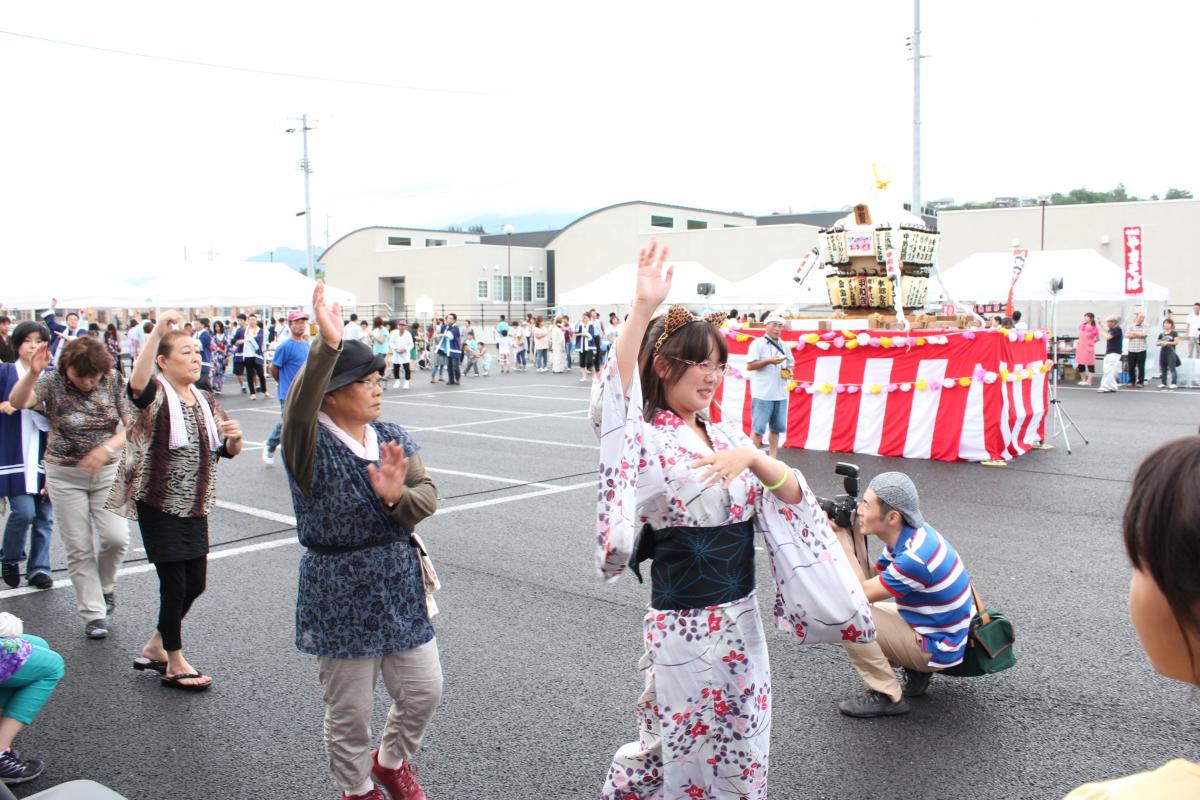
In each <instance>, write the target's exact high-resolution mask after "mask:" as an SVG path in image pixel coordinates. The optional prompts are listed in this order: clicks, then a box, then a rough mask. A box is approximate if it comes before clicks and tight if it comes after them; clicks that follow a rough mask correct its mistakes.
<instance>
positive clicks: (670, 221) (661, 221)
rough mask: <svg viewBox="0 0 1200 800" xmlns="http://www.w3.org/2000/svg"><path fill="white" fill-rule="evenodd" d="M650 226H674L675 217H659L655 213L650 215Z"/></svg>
mask: <svg viewBox="0 0 1200 800" xmlns="http://www.w3.org/2000/svg"><path fill="white" fill-rule="evenodd" d="M650 226H651V227H653V228H674V227H675V218H674V217H660V216H659V215H657V214H653V215H651V217H650Z"/></svg>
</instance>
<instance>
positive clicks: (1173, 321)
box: [1163, 317, 1175, 330]
mask: <svg viewBox="0 0 1200 800" xmlns="http://www.w3.org/2000/svg"><path fill="white" fill-rule="evenodd" d="M1167 324H1170V326H1171V330H1175V320H1173V319H1171V318H1170V317H1167V318H1166V319H1164V320H1163V325H1167Z"/></svg>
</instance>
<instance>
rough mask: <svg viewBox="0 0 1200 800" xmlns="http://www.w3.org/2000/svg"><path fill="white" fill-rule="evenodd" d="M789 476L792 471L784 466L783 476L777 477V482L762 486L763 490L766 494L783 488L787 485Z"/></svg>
mask: <svg viewBox="0 0 1200 800" xmlns="http://www.w3.org/2000/svg"><path fill="white" fill-rule="evenodd" d="M791 474H792V470H791V469H790V468H789V467H788V465H787V464H784V465H783V474H782V475H780V476H779V482H778V483H773V484H771V485H770V486H764V487H763V488H764V489H766V490H767V491H768V492H773V491H775V490H776V489H778V488H779V487H781V486H783V485H784V484H785V483H787V479H788V476H789V475H791Z"/></svg>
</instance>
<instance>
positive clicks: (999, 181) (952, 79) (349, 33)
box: [0, 0, 1200, 270]
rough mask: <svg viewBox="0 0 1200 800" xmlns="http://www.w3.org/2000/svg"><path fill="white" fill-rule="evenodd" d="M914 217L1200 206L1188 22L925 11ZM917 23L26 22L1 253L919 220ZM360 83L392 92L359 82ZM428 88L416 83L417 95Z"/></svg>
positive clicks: (558, 17) (541, 14) (808, 10)
mask: <svg viewBox="0 0 1200 800" xmlns="http://www.w3.org/2000/svg"><path fill="white" fill-rule="evenodd" d="M922 17H923V18H922V29H923V35H922V39H923V50H924V52H925V53H926V55H927V56H929V58H927V59H926V60H924V61H923V62H922V74H923V88H922V97H923V111H922V115H923V122H924V125H923V134H922V141H923V152H922V161H923V165H924V168H923V178H922V180H923V185H924V191H923V196H924V198H925V199H927V200H928V199H935V198H940V197H954V198H956V199H957V200H959V201H964V200H970V199H988V198H991V197H993V196H996V195H1016V194H1022V195H1037V194H1045V193H1049V192H1052V191H1067V190H1069V189H1072V188H1075V187H1078V186H1081V185H1086V186H1088V187H1089V188H1095V189H1108V188H1112V187H1113V186H1115V185H1116V184H1117V183H1118V182H1122V181H1123V182H1124V183H1125V184H1126V186H1127V187H1128V189H1129V191H1130V192H1132V193H1137V194H1141V195H1145V196H1148V195H1150V194H1151V193H1155V192H1157V193H1159V194H1162V193H1164V192H1165V191H1166V189H1167V188H1168V187H1171V186H1176V187H1181V188H1187V189H1191V190H1192V191H1200V180H1198V178H1200V163H1198V161H1197V159H1196V157H1195V155H1194V152H1195V140H1196V137H1197V130H1196V126H1195V121H1196V118H1197V111H1196V102H1195V98H1196V96H1197V89H1196V77H1197V73H1198V70H1197V68H1196V66H1195V56H1194V50H1195V28H1196V22H1197V17H1200V12H1197V11H1194V10H1193V5H1192V4H1179V3H1171V4H1170V5H1168V3H1166V2H1159V0H1143V1H1142V2H1140V3H1128V2H1125V3H1117V2H1096V0H1092V1H1091V2H1075V1H1074V0H1054V2H1049V1H1048V0H1007V2H1003V3H998V2H986V3H985V2H977V1H975V2H965V1H964V0H958V1H957V2H955V1H953V0H925V2H924V3H923V4H922ZM912 22H913V17H912V4H911V2H907V1H906V0H860V1H859V2H857V3H854V4H846V3H832V2H824V3H815V2H807V3H798V2H789V3H785V2H777V3H760V2H742V3H736V4H734V3H729V2H720V3H717V2H706V1H705V0H692V1H691V2H686V3H684V2H655V3H651V2H646V1H645V0H638V1H637V2H625V0H616V1H615V2H607V3H603V4H601V3H587V4H583V3H563V2H561V0H560V1H558V2H545V3H536V2H512V3H507V4H506V3H495V2H486V3H484V2H474V0H468V1H467V2H458V3H453V4H449V3H427V4H426V3H396V2H388V3H382V2H380V3H342V4H333V3H320V4H318V3H309V2H305V0H293V2H287V3H283V2H268V1H266V0H255V2H245V0H239V1H238V2H225V0H217V1H216V2H207V3H203V4H190V5H189V6H187V7H186V8H185V7H181V6H179V5H178V4H173V3H161V2H156V3H140V2H124V3H119V4H101V3H94V2H76V1H75V0H70V1H68V2H54V3H20V4H17V3H6V4H5V5H4V9H3V11H2V12H0V29H2V30H4V31H6V32H9V33H18V34H24V35H26V36H33V37H44V38H47V39H55V40H61V41H66V42H73V43H77V44H84V45H89V46H91V47H95V48H108V49H112V50H122V51H129V52H132V53H140V54H146V55H154V56H162V57H168V58H174V59H183V60H190V61H200V62H207V63H211V64H219V65H225V66H231V67H241V68H246V69H254V70H265V71H271V72H281V73H294V74H297V75H308V76H317V77H322V78H331V79H338V80H341V81H346V82H343V83H339V82H333V81H327V80H315V79H309V78H303V77H276V76H268V75H262V74H256V73H252V72H245V71H231V70H226V69H215V68H209V67H202V66H192V65H188V64H182V63H173V62H169V61H163V60H151V59H147V58H140V57H136V56H132V55H120V54H114V53H111V52H102V51H100V50H95V49H84V48H80V47H73V46H68V45H64V44H53V43H49V42H46V41H38V40H34V39H29V38H23V37H17V36H12V35H7V34H0V75H3V76H5V78H4V88H3V92H2V93H0V97H3V98H4V106H3V113H2V117H0V119H2V123H0V159H2V162H0V165H2V170H0V174H2V175H3V189H2V190H0V244H2V245H3V250H2V251H0V252H3V253H4V254H5V256H6V257H5V259H4V261H5V269H6V270H7V268H8V265H9V264H11V263H13V262H14V261H19V260H27V261H30V262H32V261H36V263H41V264H47V265H50V264H55V263H58V262H59V261H63V262H65V261H68V260H77V259H78V260H91V261H97V262H100V263H109V262H111V261H113V260H114V259H129V260H133V261H138V262H152V261H155V260H159V259H174V260H177V259H179V258H180V257H182V255H183V252H184V249H185V248H187V250H188V252H189V256H190V257H191V258H193V259H196V258H203V257H205V254H206V253H207V251H208V250H209V249H210V248H211V249H212V250H214V251H215V252H216V253H217V254H218V255H219V257H222V258H238V259H241V258H244V257H247V256H250V255H252V254H254V253H258V252H262V251H264V250H268V249H270V248H272V247H275V246H280V245H287V246H292V247H297V248H300V249H303V246H304V244H303V243H304V225H303V218H302V217H297V216H295V214H296V212H297V211H300V210H301V209H303V182H302V176H301V173H300V172H299V170H298V168H297V162H298V161H299V159H300V152H301V150H300V148H301V143H300V139H299V137H298V136H296V135H292V136H289V135H287V134H285V133H284V129H285V128H287V127H289V126H291V125H293V124H295V123H292V122H289V121H288V117H292V116H299V115H300V114H301V113H305V112H306V113H308V114H309V115H310V117H312V118H314V119H316V120H318V121H317V122H316V123H314V127H315V128H316V130H314V131H312V132H311V133H310V134H309V148H310V158H311V161H312V164H313V168H314V173H313V175H312V178H311V180H312V205H313V222H314V226H313V239H314V243H316V244H318V245H323V244H324V242H325V220H326V216H327V215H328V216H329V218H330V232H331V235H332V238H333V239H336V238H337V237H338V236H339V235H340V234H343V233H346V232H348V231H350V230H353V229H355V228H359V227H363V226H366V225H413V226H423V227H443V226H445V225H447V224H452V223H456V222H462V221H465V220H469V219H471V218H473V217H477V216H480V215H485V214H486V215H493V214H499V215H514V216H516V215H523V214H529V213H535V212H563V211H575V210H579V211H586V210H591V209H594V208H597V207H600V206H603V205H607V204H609V203H614V202H620V201H624V200H633V199H645V200H656V201H663V202H670V203H678V204H682V205H692V206H699V207H703V208H714V209H721V210H731V211H732V210H737V211H743V212H747V213H762V214H766V213H770V212H772V211H777V210H787V209H789V208H790V209H793V210H796V211H801V210H816V209H828V208H840V207H842V206H843V205H846V204H847V203H851V202H854V201H855V200H857V199H858V198H860V197H862V196H863V195H864V194H865V193H866V191H867V189H868V188H869V186H870V182H871V165H872V163H874V162H880V163H883V164H890V165H891V166H892V169H893V172H894V176H895V183H896V186H897V187H898V188H899V191H900V192H901V193H902V194H903V195H904V196H905V197H907V196H908V195H909V192H910V189H909V185H910V176H911V168H912V167H911V164H912V64H911V62H910V61H909V60H908V55H909V54H908V52H907V51H906V47H905V40H906V37H908V36H909V35H910V33H911V29H912ZM354 82H362V83H369V84H380V85H362V83H354ZM405 87H409V88H405Z"/></svg>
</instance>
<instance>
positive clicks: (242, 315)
mask: <svg viewBox="0 0 1200 800" xmlns="http://www.w3.org/2000/svg"><path fill="white" fill-rule="evenodd" d="M237 318H238V319H245V318H246V315H245V314H238V316H237Z"/></svg>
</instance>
